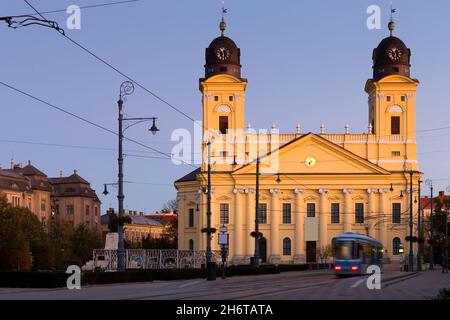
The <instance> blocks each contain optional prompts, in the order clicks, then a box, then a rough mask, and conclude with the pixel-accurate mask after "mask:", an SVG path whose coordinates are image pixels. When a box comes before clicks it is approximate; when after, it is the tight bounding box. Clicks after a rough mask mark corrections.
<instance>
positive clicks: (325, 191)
mask: <svg viewBox="0 0 450 320" xmlns="http://www.w3.org/2000/svg"><path fill="white" fill-rule="evenodd" d="M328 192H330V190H328V189H319V193H320V194H327V193H328Z"/></svg>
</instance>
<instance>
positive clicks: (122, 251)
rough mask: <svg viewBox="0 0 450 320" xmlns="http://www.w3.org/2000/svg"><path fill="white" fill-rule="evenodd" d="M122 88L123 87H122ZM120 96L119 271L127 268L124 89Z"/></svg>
mask: <svg viewBox="0 0 450 320" xmlns="http://www.w3.org/2000/svg"><path fill="white" fill-rule="evenodd" d="M121 88H122V87H121ZM120 91H121V92H120V96H119V101H118V102H117V104H118V106H119V119H118V120H119V158H118V165H119V174H118V175H117V177H118V183H119V192H118V194H117V199H118V200H119V226H118V233H119V244H118V250H117V271H119V272H124V271H125V269H126V265H125V243H124V235H123V199H124V198H125V195H124V194H123V149H122V145H123V128H122V122H123V100H122V90H120Z"/></svg>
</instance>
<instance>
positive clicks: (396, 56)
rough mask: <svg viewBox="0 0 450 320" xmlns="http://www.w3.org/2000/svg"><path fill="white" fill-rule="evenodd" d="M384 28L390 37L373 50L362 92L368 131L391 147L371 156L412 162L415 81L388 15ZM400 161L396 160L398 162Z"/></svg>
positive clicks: (409, 53)
mask: <svg viewBox="0 0 450 320" xmlns="http://www.w3.org/2000/svg"><path fill="white" fill-rule="evenodd" d="M388 28H389V31H390V36H389V37H387V38H385V39H383V40H382V41H381V42H380V44H379V45H378V47H377V48H376V49H374V50H373V55H372V59H373V78H372V79H369V80H368V81H367V83H366V87H365V91H366V92H367V93H368V95H369V125H368V127H369V134H373V135H375V139H376V141H377V142H378V144H379V146H380V144H393V146H392V148H382V149H383V150H382V151H380V148H379V151H378V152H377V154H376V155H372V158H378V160H379V161H380V159H384V160H382V161H381V162H383V161H384V162H386V161H391V160H392V159H391V160H386V159H387V158H390V157H392V158H398V157H400V159H401V160H404V161H405V162H406V161H407V160H412V161H411V162H412V163H414V162H415V160H416V141H415V98H416V89H417V86H418V84H419V81H418V80H417V79H413V78H411V76H410V67H411V64H410V58H411V50H410V49H409V48H408V47H407V46H406V45H405V43H404V42H403V41H402V40H400V39H399V38H397V37H394V36H393V31H394V30H395V23H394V21H393V20H392V17H391V21H390V22H389V25H388ZM388 149H389V150H388ZM391 149H392V150H391ZM400 159H399V160H400ZM401 162H402V161H398V163H399V164H400V163H401ZM391 163H393V162H392V161H391ZM397 167H398V166H396V169H403V168H400V167H399V168H397ZM415 168H417V167H416V166H415Z"/></svg>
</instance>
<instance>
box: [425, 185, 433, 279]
mask: <svg viewBox="0 0 450 320" xmlns="http://www.w3.org/2000/svg"><path fill="white" fill-rule="evenodd" d="M425 184H426V185H427V186H429V187H430V192H431V194H430V270H433V269H434V257H433V181H432V180H430V179H427V180H426V181H425Z"/></svg>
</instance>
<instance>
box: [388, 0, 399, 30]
mask: <svg viewBox="0 0 450 320" xmlns="http://www.w3.org/2000/svg"><path fill="white" fill-rule="evenodd" d="M396 11H397V9H394V7H393V4H392V1H391V21H389V25H388V27H389V31H390V32H391V37H392V32H393V31H394V29H395V22H394V13H395V12H396Z"/></svg>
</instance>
